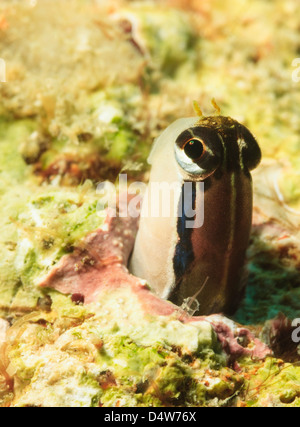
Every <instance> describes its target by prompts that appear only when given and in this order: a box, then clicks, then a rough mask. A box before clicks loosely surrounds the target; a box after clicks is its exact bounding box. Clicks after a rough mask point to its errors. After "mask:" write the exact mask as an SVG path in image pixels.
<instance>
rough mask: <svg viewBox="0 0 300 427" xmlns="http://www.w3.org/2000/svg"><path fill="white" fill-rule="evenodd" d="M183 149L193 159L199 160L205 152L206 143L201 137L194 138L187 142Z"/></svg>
mask: <svg viewBox="0 0 300 427" xmlns="http://www.w3.org/2000/svg"><path fill="white" fill-rule="evenodd" d="M183 150H184V152H185V154H186V155H187V156H188V157H189V158H190V159H191V160H198V159H200V157H201V156H202V155H203V153H204V144H203V142H202V141H201V140H200V139H197V138H192V139H190V140H189V141H187V142H186V143H185V145H184V146H183Z"/></svg>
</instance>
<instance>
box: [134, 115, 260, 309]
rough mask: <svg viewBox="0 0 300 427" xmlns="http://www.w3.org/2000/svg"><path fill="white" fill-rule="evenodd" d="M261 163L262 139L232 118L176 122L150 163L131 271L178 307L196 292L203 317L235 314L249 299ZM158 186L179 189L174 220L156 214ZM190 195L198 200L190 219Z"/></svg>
mask: <svg viewBox="0 0 300 427" xmlns="http://www.w3.org/2000/svg"><path fill="white" fill-rule="evenodd" d="M260 160H261V150H260V148H259V145H258V143H257V141H256V139H255V137H254V136H253V135H252V134H251V132H250V131H249V130H248V129H247V128H246V127H245V126H244V125H242V124H240V123H239V122H237V121H236V120H234V119H232V118H230V117H225V116H222V115H215V116H206V117H205V116H201V117H200V118H199V117H191V118H182V119H179V120H177V121H175V122H174V123H173V124H171V125H170V126H169V127H168V128H167V129H166V130H165V131H164V132H163V133H162V134H161V136H160V137H158V139H157V140H156V142H155V144H154V146H153V149H152V152H151V154H150V157H149V159H148V161H149V163H150V165H151V171H150V179H149V183H148V187H147V190H146V193H145V195H144V201H143V205H142V209H141V217H140V225H139V230H138V233H137V237H136V240H135V246H134V250H133V253H132V257H131V261H130V271H131V273H132V274H134V275H135V276H138V277H140V278H142V279H145V280H146V281H147V282H148V284H149V285H150V287H151V288H152V290H153V291H154V292H155V293H156V294H157V295H158V296H160V297H161V298H164V299H169V300H170V301H172V302H173V303H175V304H177V305H182V304H183V303H184V301H186V299H187V298H190V297H193V296H194V295H197V297H198V301H199V312H198V314H201V315H202V314H203V315H206V314H211V313H216V312H224V313H225V314H232V313H233V312H234V311H235V310H236V309H237V306H238V304H239V302H240V300H241V298H242V297H243V295H244V289H245V282H246V280H245V254H246V250H247V247H248V244H249V237H250V231H251V223H252V199H253V190H252V177H251V174H250V171H251V170H253V169H254V168H256V167H257V166H258V164H259V162H260ZM157 183H160V184H162V183H164V184H168V185H169V186H171V187H172V192H171V193H172V194H171V195H170V196H168V200H165V199H166V196H164V195H162V199H164V200H163V201H165V202H166V203H168V204H169V205H170V212H171V213H172V212H173V213H174V212H175V215H169V216H167V215H165V216H164V215H151V212H152V211H151V212H150V214H149V206H150V208H151V203H153V200H154V199H155V196H156V194H155V193H156V192H157V188H158V187H157V185H153V184H157ZM174 183H175V185H174ZM185 189H189V190H188V191H184V190H185ZM185 198H186V199H190V201H191V206H190V209H189V211H190V213H189V214H187V213H186V212H185V209H184V207H185V205H186V203H185V200H184V199H185ZM152 207H153V206H152ZM150 210H151V209H150ZM146 211H147V212H146ZM191 220H192V222H191ZM191 224H192V225H191ZM193 224H194V225H193ZM203 283H205V286H204V287H203V289H201V287H202V285H203ZM199 289H201V292H199ZM198 293H199V295H198Z"/></svg>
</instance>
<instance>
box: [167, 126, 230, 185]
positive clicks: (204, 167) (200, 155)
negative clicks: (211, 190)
mask: <svg viewBox="0 0 300 427" xmlns="http://www.w3.org/2000/svg"><path fill="white" fill-rule="evenodd" d="M222 157H223V145H222V141H221V139H220V136H219V134H218V132H217V131H216V130H215V129H211V128H208V127H204V126H194V127H191V128H188V129H186V130H184V131H183V132H182V133H181V134H180V135H179V136H178V137H177V139H176V141H175V159H176V161H177V164H178V166H179V168H180V171H181V173H182V175H183V176H184V179H193V180H199V181H200V180H203V179H205V178H207V177H208V176H210V175H211V174H213V173H214V171H215V170H216V169H217V168H218V167H219V166H220V164H221V162H222Z"/></svg>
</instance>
